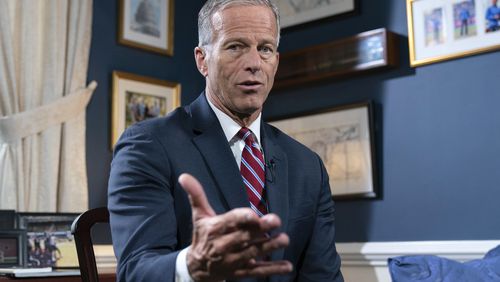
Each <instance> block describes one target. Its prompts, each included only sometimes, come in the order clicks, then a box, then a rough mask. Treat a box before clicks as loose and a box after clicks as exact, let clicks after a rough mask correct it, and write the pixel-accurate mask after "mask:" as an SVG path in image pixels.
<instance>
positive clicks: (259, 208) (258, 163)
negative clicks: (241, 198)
mask: <svg viewBox="0 0 500 282" xmlns="http://www.w3.org/2000/svg"><path fill="white" fill-rule="evenodd" d="M238 137H239V138H240V139H241V140H243V142H245V148H244V149H243V152H242V153H241V166H240V172H241V177H242V178H243V183H245V187H246V188H247V194H248V199H249V200H250V207H251V208H252V210H253V211H254V212H255V213H256V214H257V215H259V216H263V215H265V214H267V203H266V201H265V199H264V191H265V190H264V183H265V166H264V157H263V155H262V152H261V151H260V149H259V146H258V145H257V143H256V142H255V141H254V139H253V134H252V131H250V130H249V129H248V128H246V127H242V128H241V129H240V131H238Z"/></svg>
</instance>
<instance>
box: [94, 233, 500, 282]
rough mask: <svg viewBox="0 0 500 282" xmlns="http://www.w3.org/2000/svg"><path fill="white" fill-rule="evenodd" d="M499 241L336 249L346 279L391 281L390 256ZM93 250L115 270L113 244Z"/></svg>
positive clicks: (455, 250)
mask: <svg viewBox="0 0 500 282" xmlns="http://www.w3.org/2000/svg"><path fill="white" fill-rule="evenodd" d="M498 245H500V240H485V241H410V242H366V243H337V251H338V253H339V255H340V257H341V258H342V273H343V275H344V278H345V280H346V281H347V282H351V281H352V282H357V281H360V282H361V281H362V282H389V281H391V278H390V274H389V270H388V268H387V259H389V258H391V257H397V256H402V255H436V256H441V257H446V258H449V259H453V260H457V261H461V262H463V261H468V260H472V259H479V258H482V257H483V256H484V254H485V253H486V252H487V251H489V250H491V249H493V248H494V247H496V246H498ZM94 252H95V256H96V262H97V268H98V269H99V272H115V270H116V258H115V254H114V252H113V246H112V245H95V246H94Z"/></svg>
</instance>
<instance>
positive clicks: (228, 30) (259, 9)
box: [212, 6, 278, 41]
mask: <svg viewBox="0 0 500 282" xmlns="http://www.w3.org/2000/svg"><path fill="white" fill-rule="evenodd" d="M212 25H213V28H214V32H215V34H214V35H215V36H214V39H215V40H218V39H220V38H226V37H232V36H250V35H259V36H264V37H266V38H269V39H270V40H272V41H275V40H276V37H277V32H278V28H277V26H276V18H275V17H274V13H273V12H272V10H271V9H270V8H269V7H266V6H230V7H227V8H225V9H224V10H222V11H219V12H217V13H215V14H214V15H213V17H212Z"/></svg>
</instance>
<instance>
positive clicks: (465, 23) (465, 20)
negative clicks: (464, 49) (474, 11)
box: [458, 2, 471, 36]
mask: <svg viewBox="0 0 500 282" xmlns="http://www.w3.org/2000/svg"><path fill="white" fill-rule="evenodd" d="M458 18H459V19H460V36H466V35H468V34H469V19H470V18H471V15H470V12H469V5H468V4H467V3H466V2H464V3H462V4H461V6H460V12H459V14H458Z"/></svg>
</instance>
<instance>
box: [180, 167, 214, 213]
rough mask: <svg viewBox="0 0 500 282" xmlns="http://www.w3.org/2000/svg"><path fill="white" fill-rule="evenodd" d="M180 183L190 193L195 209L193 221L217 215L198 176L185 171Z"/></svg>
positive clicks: (190, 200)
mask: <svg viewBox="0 0 500 282" xmlns="http://www.w3.org/2000/svg"><path fill="white" fill-rule="evenodd" d="M179 184H181V186H182V188H183V189H184V191H186V193H188V195H189V202H190V203H191V208H192V209H193V221H197V220H199V219H201V218H204V217H211V216H215V215H216V214H215V212H214V210H213V209H212V207H211V206H210V204H209V203H208V200H207V196H206V195H205V191H203V187H202V186H201V184H200V182H198V180H196V178H194V177H193V176H192V175H190V174H187V173H183V174H181V175H180V176H179Z"/></svg>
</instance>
